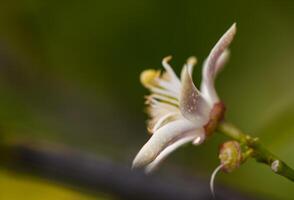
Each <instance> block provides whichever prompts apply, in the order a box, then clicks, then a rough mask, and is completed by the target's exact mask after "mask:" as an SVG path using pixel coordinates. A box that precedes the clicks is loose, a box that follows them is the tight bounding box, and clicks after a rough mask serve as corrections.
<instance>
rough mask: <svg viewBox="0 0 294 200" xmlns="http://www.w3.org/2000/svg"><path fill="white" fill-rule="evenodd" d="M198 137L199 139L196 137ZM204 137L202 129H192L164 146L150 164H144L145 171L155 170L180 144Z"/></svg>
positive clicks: (202, 139)
mask: <svg viewBox="0 0 294 200" xmlns="http://www.w3.org/2000/svg"><path fill="white" fill-rule="evenodd" d="M198 138H199V139H198ZM204 138H205V134H204V130H203V129H202V128H201V129H195V130H193V131H191V132H190V134H188V135H187V136H186V137H183V138H181V139H179V140H178V141H176V142H175V143H173V144H171V145H169V146H168V147H166V148H165V149H164V150H163V151H162V152H161V153H160V154H159V155H158V156H157V157H156V158H155V160H153V161H152V162H151V163H150V164H148V165H147V166H146V169H145V172H146V173H150V172H152V171H153V170H155V169H156V168H157V167H158V165H159V164H160V163H161V162H162V161H163V160H164V159H165V158H166V157H167V156H168V155H169V154H171V153H172V152H173V151H175V150H176V149H177V148H179V147H180V146H182V145H184V144H186V143H188V142H191V141H193V140H196V139H197V140H199V141H200V140H201V141H204Z"/></svg>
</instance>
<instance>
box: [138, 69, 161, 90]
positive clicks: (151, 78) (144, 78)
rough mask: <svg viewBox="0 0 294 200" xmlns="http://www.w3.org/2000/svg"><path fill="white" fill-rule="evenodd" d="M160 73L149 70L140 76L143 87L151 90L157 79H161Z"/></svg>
mask: <svg viewBox="0 0 294 200" xmlns="http://www.w3.org/2000/svg"><path fill="white" fill-rule="evenodd" d="M159 75H160V71H158V70H154V69H148V70H145V71H143V72H142V73H141V75H140V81H141V83H142V85H144V86H145V87H146V88H149V87H150V86H152V85H154V84H155V79H156V78H157V77H159Z"/></svg>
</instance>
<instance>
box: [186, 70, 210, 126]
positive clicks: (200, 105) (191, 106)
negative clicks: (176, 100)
mask: <svg viewBox="0 0 294 200" xmlns="http://www.w3.org/2000/svg"><path fill="white" fill-rule="evenodd" d="M181 80H182V90H181V95H180V110H181V113H182V115H183V116H184V117H185V118H186V119H188V120H190V121H193V123H198V124H199V123H200V124H203V125H204V124H205V123H206V122H207V121H208V119H209V114H210V106H209V104H208V103H207V102H206V100H205V99H204V98H203V97H202V95H201V94H200V92H199V91H198V89H197V88H196V86H195V85H194V83H193V81H192V77H191V74H189V72H188V69H187V67H186V68H184V69H183V73H182V77H181Z"/></svg>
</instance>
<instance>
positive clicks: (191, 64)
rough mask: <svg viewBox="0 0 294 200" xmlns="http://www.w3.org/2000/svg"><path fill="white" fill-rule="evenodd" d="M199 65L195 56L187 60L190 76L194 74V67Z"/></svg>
mask: <svg viewBox="0 0 294 200" xmlns="http://www.w3.org/2000/svg"><path fill="white" fill-rule="evenodd" d="M196 64H197V58H196V57H195V56H191V57H189V58H188V60H187V67H188V72H189V74H190V75H192V72H193V67H194V65H196Z"/></svg>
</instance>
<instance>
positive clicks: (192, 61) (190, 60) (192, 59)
mask: <svg viewBox="0 0 294 200" xmlns="http://www.w3.org/2000/svg"><path fill="white" fill-rule="evenodd" d="M196 63H197V58H196V57H195V56H191V57H189V58H188V60H187V64H188V65H196Z"/></svg>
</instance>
